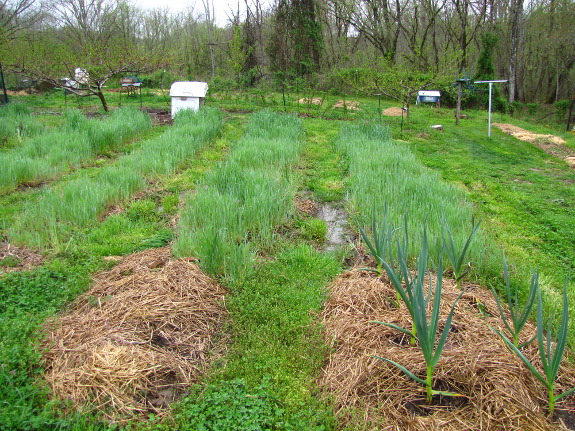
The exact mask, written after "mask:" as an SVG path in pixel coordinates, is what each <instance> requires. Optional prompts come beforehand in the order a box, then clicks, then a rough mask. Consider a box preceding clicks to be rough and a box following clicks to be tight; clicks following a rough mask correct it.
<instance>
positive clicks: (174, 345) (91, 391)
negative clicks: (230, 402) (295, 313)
mask: <svg viewBox="0 0 575 431" xmlns="http://www.w3.org/2000/svg"><path fill="white" fill-rule="evenodd" d="M170 254H171V253H170V250H169V248H160V249H152V250H146V251H144V252H141V253H137V254H134V255H130V256H127V257H126V258H124V259H123V260H122V262H121V263H120V264H119V265H117V266H116V267H114V268H113V269H111V270H110V271H106V272H102V273H100V274H98V275H97V276H96V277H95V283H94V286H93V287H92V288H91V289H90V291H88V292H87V293H85V294H84V295H82V296H81V297H80V298H79V299H78V300H77V301H76V303H75V304H74V305H73V306H72V309H71V311H70V312H69V313H68V314H66V315H64V316H61V317H60V318H59V319H57V320H55V321H53V322H50V323H49V325H48V331H49V336H48V338H47V340H46V347H47V349H48V350H47V352H46V354H45V356H44V359H45V365H46V374H45V377H46V379H47V380H48V382H49V384H50V386H51V387H52V389H53V392H54V393H55V395H57V396H58V397H60V398H62V399H65V400H66V399H67V400H71V401H72V402H73V404H74V405H75V406H76V407H78V408H79V407H83V408H84V409H85V408H86V405H88V406H89V408H91V409H94V410H96V409H97V410H98V411H99V412H100V413H102V414H104V415H105V416H107V417H108V418H110V419H113V420H119V419H120V420H121V419H130V418H134V417H137V416H140V415H142V416H145V415H148V414H149V413H154V414H163V413H165V412H166V411H167V409H168V408H169V404H170V403H171V402H173V401H174V400H176V399H177V398H178V397H180V396H181V395H182V394H183V392H184V391H185V389H186V388H187V387H188V386H189V385H190V384H191V383H193V382H195V381H197V379H198V377H199V376H200V375H201V374H202V373H204V372H205V371H206V370H207V369H208V367H209V364H210V362H211V361H212V360H213V359H214V358H215V357H218V356H219V355H221V354H222V353H223V352H222V351H223V349H224V347H223V346H224V345H225V343H224V341H225V340H222V339H221V332H222V331H221V326H222V323H223V320H224V319H225V318H226V316H227V314H226V311H225V307H224V295H225V294H226V292H225V290H224V289H223V288H222V287H221V286H220V285H218V284H217V283H215V282H214V281H213V280H211V279H210V278H209V277H207V276H206V275H204V274H203V273H202V272H201V270H200V269H199V267H198V266H197V265H195V264H193V263H191V262H189V261H187V260H184V259H179V260H171V259H170ZM218 337H220V339H218Z"/></svg>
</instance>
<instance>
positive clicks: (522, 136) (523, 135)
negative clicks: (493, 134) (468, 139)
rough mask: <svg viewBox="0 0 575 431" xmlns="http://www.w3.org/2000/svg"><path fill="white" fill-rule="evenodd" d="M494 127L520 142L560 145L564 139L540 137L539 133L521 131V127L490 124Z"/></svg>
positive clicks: (550, 136) (549, 136) (551, 136)
mask: <svg viewBox="0 0 575 431" xmlns="http://www.w3.org/2000/svg"><path fill="white" fill-rule="evenodd" d="M492 124H493V125H494V126H495V127H498V128H499V129H501V131H502V132H503V133H507V134H508V135H511V136H513V137H515V138H517V139H519V140H520V141H525V142H531V143H532V144H536V143H550V144H557V145H562V144H564V143H565V139H563V138H560V137H558V136H555V135H542V134H540V133H533V132H530V131H529V130H525V129H522V128H521V127H517V126H514V125H513V124H506V123H492Z"/></svg>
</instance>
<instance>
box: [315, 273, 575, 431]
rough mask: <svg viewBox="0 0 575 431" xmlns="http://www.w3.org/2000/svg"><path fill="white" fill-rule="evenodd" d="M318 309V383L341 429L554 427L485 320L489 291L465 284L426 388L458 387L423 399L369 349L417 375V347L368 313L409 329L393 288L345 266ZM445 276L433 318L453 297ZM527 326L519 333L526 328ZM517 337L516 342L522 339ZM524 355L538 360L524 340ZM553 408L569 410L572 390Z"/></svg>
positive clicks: (574, 375)
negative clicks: (322, 357) (435, 400)
mask: <svg viewBox="0 0 575 431" xmlns="http://www.w3.org/2000/svg"><path fill="white" fill-rule="evenodd" d="M330 292H331V295H330V299H329V301H328V303H327V305H326V308H325V311H324V313H323V322H324V325H325V328H326V338H327V341H328V343H329V344H330V345H331V346H332V347H333V349H334V350H333V353H332V354H331V356H330V358H329V362H328V364H327V365H326V367H325V368H324V371H323V374H322V377H321V379H320V384H321V385H322V387H323V388H324V389H325V390H327V391H328V392H329V393H330V394H332V395H333V396H334V397H335V400H336V407H337V411H338V415H339V416H340V418H341V420H342V423H343V425H344V426H347V427H349V429H354V430H356V429H358V430H359V429H381V430H426V431H428V430H439V429H441V430H454V431H455V430H457V431H461V430H556V429H565V427H564V425H563V424H562V423H560V422H552V421H550V420H549V419H548V418H547V417H546V412H545V406H546V405H547V400H546V396H547V392H546V390H545V388H543V386H542V385H541V384H540V383H539V382H538V381H537V380H535V378H534V377H533V376H532V375H531V373H530V372H529V371H528V370H527V369H526V367H525V366H524V365H523V363H521V361H520V360H519V359H518V358H517V357H516V356H515V355H513V354H512V353H511V352H510V351H508V350H507V349H506V348H505V346H504V345H503V343H502V341H501V340H500V339H499V337H498V336H497V335H496V334H494V333H493V332H492V331H491V330H490V329H489V327H488V325H491V326H493V327H500V326H501V323H500V321H499V319H498V318H497V315H498V313H497V305H496V303H495V301H494V300H493V298H492V296H491V293H490V292H487V291H485V290H483V289H481V288H479V287H476V286H467V291H466V293H465V294H464V295H463V297H462V298H461V300H460V301H459V303H458V305H457V308H456V312H455V315H454V318H453V326H452V329H451V333H450V335H449V338H448V340H447V344H446V346H445V349H444V351H443V354H442V358H441V360H440V362H439V364H438V366H437V368H436V370H435V380H434V387H435V388H436V389H442V390H451V391H454V392H457V393H460V394H463V395H464V396H465V398H450V399H444V400H443V401H444V403H441V404H442V405H439V404H438V405H433V404H432V405H431V406H426V405H425V404H424V400H425V388H424V387H423V386H421V385H419V384H418V383H416V382H414V381H413V380H412V379H410V378H409V377H407V376H405V375H404V374H403V373H402V372H401V371H400V370H399V369H397V368H396V367H394V366H393V365H390V364H387V363H385V362H383V361H380V360H378V359H375V358H372V355H378V356H382V357H385V358H388V359H391V360H393V361H396V362H398V363H400V364H402V365H404V366H406V367H407V368H408V369H410V370H411V371H413V372H414V373H415V374H416V375H419V376H425V362H424V360H423V357H422V355H421V353H420V350H419V348H418V347H417V346H415V347H411V346H410V345H409V339H408V337H407V336H405V335H403V334H401V333H400V332H399V331H396V330H394V329H392V328H389V327H386V326H383V325H378V324H375V323H369V322H370V321H373V320H377V321H382V322H390V323H395V324H398V325H401V326H403V327H406V328H410V327H411V321H410V317H409V313H408V311H407V310H406V308H405V306H404V305H403V304H402V305H401V306H400V307H399V308H398V307H396V306H395V291H394V290H393V287H392V286H391V285H390V284H389V283H388V282H387V281H381V280H380V279H378V277H377V276H376V275H375V274H373V273H367V272H360V271H354V272H347V273H345V274H343V275H342V276H340V277H339V278H338V279H337V280H336V281H335V282H334V283H333V284H332V286H331V288H330ZM459 292H460V291H459V290H458V289H457V288H456V286H455V283H454V282H453V281H451V280H445V283H444V288H443V297H444V301H443V304H442V310H441V313H442V316H446V315H447V314H448V312H449V307H450V305H451V304H452V303H453V302H454V300H455V298H456V297H457V295H458V294H459ZM534 331H535V328H534V326H533V324H531V323H528V324H527V325H526V328H525V329H524V336H525V337H527V336H531V335H533V334H534ZM524 341H525V340H524ZM524 353H525V355H526V356H527V357H528V358H530V359H532V360H533V361H534V363H535V364H539V365H540V361H539V359H538V354H537V349H536V346H535V345H533V344H532V345H531V346H529V347H527V348H526V349H525V350H524ZM574 380H575V371H574V370H573V369H572V368H569V367H567V366H563V367H562V368H561V371H560V374H559V380H558V382H559V385H560V386H561V389H567V388H569V387H570V386H572V382H573V381H574ZM560 404H561V405H560V406H559V410H561V409H563V410H567V411H569V412H575V403H574V402H573V397H572V396H571V397H568V399H567V400H566V401H564V402H562V403H560Z"/></svg>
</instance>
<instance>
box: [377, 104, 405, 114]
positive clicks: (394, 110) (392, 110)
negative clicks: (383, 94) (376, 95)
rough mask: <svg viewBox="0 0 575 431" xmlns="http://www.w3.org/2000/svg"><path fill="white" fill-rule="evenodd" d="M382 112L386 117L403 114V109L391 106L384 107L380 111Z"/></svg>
mask: <svg viewBox="0 0 575 431" xmlns="http://www.w3.org/2000/svg"><path fill="white" fill-rule="evenodd" d="M382 114H383V115H385V116H387V117H401V116H402V115H405V113H404V111H403V109H401V108H397V107H395V106H394V107H391V108H387V109H384V110H383V111H382Z"/></svg>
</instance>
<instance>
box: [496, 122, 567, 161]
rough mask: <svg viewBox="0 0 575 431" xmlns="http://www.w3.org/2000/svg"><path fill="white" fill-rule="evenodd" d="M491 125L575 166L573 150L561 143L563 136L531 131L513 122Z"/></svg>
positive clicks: (563, 141) (563, 142)
mask: <svg viewBox="0 0 575 431" xmlns="http://www.w3.org/2000/svg"><path fill="white" fill-rule="evenodd" d="M493 125H494V126H496V127H498V128H499V129H501V131H503V133H507V134H508V135H511V136H513V137H514V138H517V139H519V140H520V141H525V142H530V143H532V144H533V145H535V146H537V147H538V148H540V149H541V150H543V151H545V152H546V153H547V154H550V155H552V156H555V157H559V158H561V159H563V160H565V161H566V162H567V163H568V164H569V165H570V166H571V167H575V152H574V151H573V150H571V149H570V148H569V147H566V146H565V145H563V144H565V140H564V139H563V138H560V137H559V136H554V135H542V134H538V133H531V132H529V131H528V130H525V129H522V128H521V127H517V126H514V125H513V124H504V123H493Z"/></svg>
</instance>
